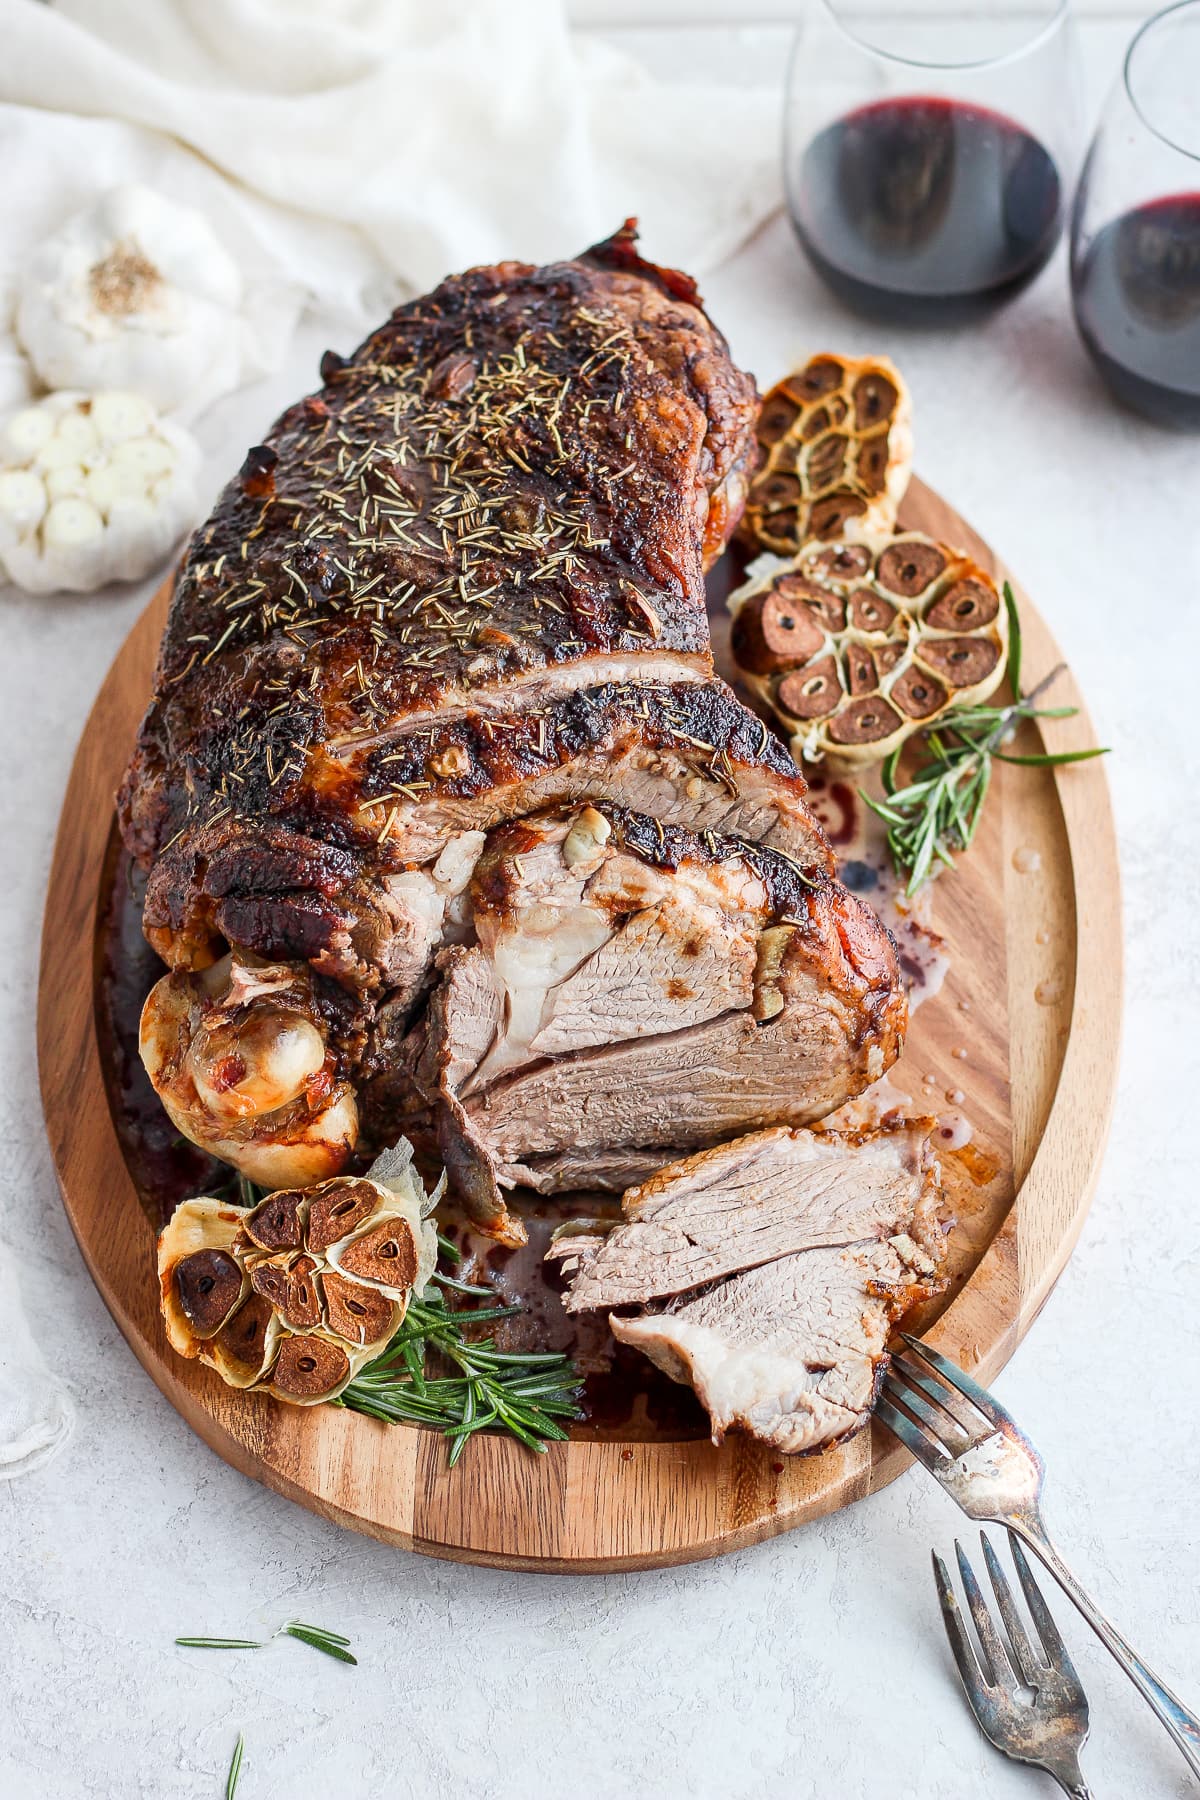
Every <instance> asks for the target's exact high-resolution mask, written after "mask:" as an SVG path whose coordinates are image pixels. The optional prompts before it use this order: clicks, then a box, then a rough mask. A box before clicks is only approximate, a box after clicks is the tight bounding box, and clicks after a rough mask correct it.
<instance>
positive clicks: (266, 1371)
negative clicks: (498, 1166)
mask: <svg viewBox="0 0 1200 1800" xmlns="http://www.w3.org/2000/svg"><path fill="white" fill-rule="evenodd" d="M441 1191H442V1184H439V1186H438V1188H437V1189H436V1190H435V1192H434V1193H433V1194H431V1195H427V1194H426V1192H425V1188H424V1185H423V1184H422V1182H421V1179H420V1177H419V1176H418V1175H417V1173H416V1171H415V1169H414V1168H413V1166H412V1150H411V1148H410V1146H409V1145H408V1143H407V1142H406V1141H405V1140H404V1139H401V1142H400V1144H399V1145H398V1146H397V1148H396V1149H395V1150H391V1151H388V1152H387V1153H386V1154H385V1155H384V1156H382V1157H380V1158H379V1159H378V1161H377V1162H376V1163H375V1164H374V1166H373V1168H372V1170H371V1172H370V1174H369V1175H360V1176H341V1177H338V1178H336V1179H334V1180H333V1181H324V1182H321V1183H320V1184H319V1185H318V1186H316V1187H310V1188H281V1189H279V1190H278V1191H277V1192H275V1193H273V1194H269V1195H268V1196H267V1198H266V1199H265V1200H263V1201H262V1202H261V1204H260V1205H258V1206H256V1207H253V1208H247V1207H240V1206H231V1205H230V1204H229V1203H228V1202H226V1201H224V1200H216V1199H211V1198H208V1197H203V1198H200V1199H196V1200H185V1201H184V1202H183V1204H182V1205H181V1206H178V1207H177V1208H176V1210H175V1213H174V1215H173V1216H172V1218H171V1222H170V1224H169V1225H168V1226H167V1227H166V1229H165V1230H164V1231H163V1232H162V1234H161V1236H160V1238H159V1240H158V1274H159V1282H160V1289H161V1306H162V1314H163V1318H164V1319H165V1321H166V1327H167V1338H168V1341H169V1342H170V1344H171V1347H172V1349H174V1350H177V1351H178V1352H179V1354H180V1355H181V1356H187V1357H199V1358H200V1360H201V1361H202V1362H205V1363H208V1364H209V1366H210V1367H211V1368H214V1369H216V1371H217V1373H218V1374H219V1375H220V1376H221V1378H222V1380H223V1381H226V1382H228V1383H229V1385H230V1387H238V1388H256V1389H261V1390H263V1391H265V1392H267V1393H270V1394H273V1395H274V1396H275V1398H276V1399H277V1400H286V1401H289V1402H290V1403H291V1404H292V1405H295V1406H313V1405H315V1404H316V1403H317V1402H318V1401H321V1400H335V1399H336V1398H337V1396H338V1395H339V1394H340V1393H341V1391H342V1389H343V1388H344V1387H345V1386H346V1383H347V1382H348V1381H350V1380H351V1379H352V1378H353V1377H354V1376H355V1375H356V1374H357V1373H358V1371H359V1369H361V1368H362V1366H363V1364H364V1363H367V1362H369V1361H370V1360H371V1358H372V1357H375V1356H378V1355H379V1354H380V1352H381V1351H382V1350H383V1349H384V1347H385V1346H386V1345H387V1343H388V1341H389V1340H390V1339H391V1338H392V1336H393V1335H394V1334H395V1332H396V1330H397V1329H398V1327H399V1326H400V1324H401V1323H402V1321H403V1319H404V1315H405V1312H406V1311H407V1309H408V1302H409V1298H410V1296H411V1295H413V1294H416V1295H418V1296H419V1295H420V1294H421V1293H422V1292H423V1291H424V1288H425V1285H426V1283H427V1282H428V1280H429V1277H430V1275H431V1274H432V1273H433V1268H434V1264H435V1262H436V1261H437V1234H436V1231H435V1229H434V1227H433V1225H432V1224H430V1223H429V1222H428V1218H429V1214H430V1213H431V1212H432V1210H433V1207H434V1206H435V1205H436V1203H437V1200H438V1197H439V1196H440V1194H441Z"/></svg>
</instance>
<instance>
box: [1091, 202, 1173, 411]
mask: <svg viewBox="0 0 1200 1800" xmlns="http://www.w3.org/2000/svg"><path fill="white" fill-rule="evenodd" d="M1071 291H1072V294H1073V297H1074V301H1075V318H1076V322H1077V323H1078V326H1079V334H1080V336H1081V337H1082V339H1083V341H1084V343H1085V344H1086V346H1087V348H1088V351H1089V353H1090V354H1091V357H1092V360H1093V362H1094V363H1095V364H1096V367H1097V368H1098V369H1099V370H1100V373H1101V374H1102V375H1103V377H1104V379H1105V381H1106V382H1107V383H1108V385H1109V387H1110V388H1111V390H1112V392H1113V393H1114V394H1115V395H1116V397H1117V399H1118V400H1121V401H1123V402H1124V403H1125V404H1126V405H1127V406H1132V407H1134V408H1136V410H1137V411H1138V412H1141V413H1145V414H1146V415H1147V416H1148V417H1149V418H1152V419H1155V420H1157V421H1158V422H1159V423H1160V424H1164V425H1176V426H1182V427H1185V428H1188V429H1191V430H1196V429H1197V428H1200V193H1195V194H1172V195H1168V196H1167V197H1166V198H1165V199H1162V200H1152V201H1151V202H1150V203H1149V204H1148V205H1146V206H1139V207H1135V208H1134V210H1133V211H1132V212H1127V213H1125V214H1123V216H1122V217H1121V218H1119V219H1116V220H1115V221H1113V223H1111V224H1109V225H1105V226H1104V227H1103V228H1102V229H1101V230H1100V231H1098V232H1097V233H1096V235H1095V237H1094V238H1093V239H1092V240H1091V242H1090V243H1089V244H1088V245H1087V246H1086V248H1084V249H1083V251H1082V252H1081V253H1080V254H1078V255H1077V256H1076V258H1075V264H1074V267H1073V268H1072V271H1071Z"/></svg>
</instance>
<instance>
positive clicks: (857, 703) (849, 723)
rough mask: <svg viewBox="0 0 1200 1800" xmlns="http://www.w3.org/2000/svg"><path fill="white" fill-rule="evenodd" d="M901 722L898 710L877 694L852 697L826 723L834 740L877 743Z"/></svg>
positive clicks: (852, 742)
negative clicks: (865, 696)
mask: <svg viewBox="0 0 1200 1800" xmlns="http://www.w3.org/2000/svg"><path fill="white" fill-rule="evenodd" d="M899 724H900V714H899V713H898V712H897V711H896V709H895V707H894V706H889V705H888V703H887V701H886V700H884V699H881V698H880V696H879V695H877V694H873V695H870V696H868V697H867V698H866V699H863V700H851V701H850V703H849V705H848V706H847V707H846V708H845V710H844V711H843V712H841V713H839V714H838V716H837V718H836V719H834V721H833V723H832V724H831V725H830V727H829V735H830V737H831V738H832V739H833V741H834V743H835V744H877V743H879V742H880V740H881V739H882V738H885V737H890V736H891V734H892V732H893V731H895V729H896V727H897V726H898V725H899Z"/></svg>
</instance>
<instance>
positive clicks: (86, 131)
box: [0, 0, 779, 1477]
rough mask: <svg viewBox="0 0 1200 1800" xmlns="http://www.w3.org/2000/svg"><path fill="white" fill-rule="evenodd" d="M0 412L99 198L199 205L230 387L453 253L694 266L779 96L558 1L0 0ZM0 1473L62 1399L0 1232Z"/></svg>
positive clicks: (446, 263)
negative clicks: (213, 248) (33, 304)
mask: <svg viewBox="0 0 1200 1800" xmlns="http://www.w3.org/2000/svg"><path fill="white" fill-rule="evenodd" d="M0 45H2V46H3V48H2V50H0V161H2V162H3V167H4V170H5V177H6V179H5V199H4V208H3V213H2V215H0V411H3V410H6V409H7V408H8V407H10V406H12V405H14V404H17V403H18V402H19V401H21V400H23V399H25V398H26V397H27V395H28V394H29V393H30V392H31V391H32V384H31V381H30V376H29V372H28V369H27V366H26V364H25V362H24V359H23V357H22V356H21V354H20V352H19V349H18V347H17V345H16V342H15V339H14V337H13V334H12V330H11V317H10V315H11V310H12V308H11V293H12V288H13V284H14V281H15V279H16V277H17V275H18V273H19V271H20V269H21V267H22V263H23V259H24V258H25V256H26V255H27V253H28V252H29V250H30V249H31V248H32V246H33V245H34V244H36V243H38V242H39V241H40V240H41V239H42V238H43V237H45V236H47V235H48V234H49V233H50V232H51V231H54V230H56V229H57V228H58V226H59V225H60V224H62V223H63V221H64V220H65V219H67V218H68V217H69V216H70V215H71V214H72V213H74V212H76V211H77V210H79V209H80V208H82V207H84V206H86V205H87V204H88V202H89V201H90V200H92V199H94V198H96V197H98V196H99V195H100V194H101V193H103V192H104V191H106V190H107V189H109V188H112V187H116V186H118V185H121V184H123V183H127V182H144V183H146V184H147V185H149V186H152V187H155V188H157V189H158V190H159V191H160V192H162V193H165V194H167V195H168V196H169V197H170V198H172V199H174V200H177V201H179V202H180V203H183V204H186V205H190V206H195V207H198V208H199V209H200V210H201V211H203V212H204V213H205V214H206V215H207V216H208V218H209V220H210V222H211V223H212V225H213V226H214V228H215V229H216V230H217V232H218V233H219V235H220V236H221V238H222V239H223V241H224V242H225V244H226V245H227V247H228V248H229V250H230V251H231V253H232V254H233V256H234V258H235V259H236V261H237V262H238V263H239V265H240V267H241V269H242V271H243V275H244V277H245V279H246V282H247V286H248V290H249V291H248V295H247V304H246V309H245V315H246V316H245V323H246V326H247V331H246V345H245V354H244V375H245V377H246V378H247V379H249V378H250V377H251V376H253V375H255V374H259V373H265V372H267V371H268V370H270V369H272V368H275V367H277V366H278V365H279V363H280V362H281V361H282V359H283V357H284V354H285V352H286V348H287V343H288V340H289V337H290V335H291V332H292V329H293V327H294V325H295V322H296V320H297V318H298V317H299V315H300V313H301V312H302V311H303V310H304V308H305V307H306V306H319V307H320V309H321V311H322V313H323V314H327V315H330V316H331V318H335V319H336V318H339V317H340V318H344V319H345V331H346V338H347V342H346V345H345V347H347V348H349V347H350V345H351V344H352V343H353V342H354V341H355V338H356V336H361V335H362V334H363V333H364V331H365V330H366V328H368V327H369V326H370V325H371V324H374V323H376V322H377V321H378V320H379V319H381V318H382V317H384V316H385V314H386V312H387V311H388V309H389V308H390V306H391V305H393V304H394V303H395V302H396V301H397V300H398V299H401V298H404V297H405V296H406V295H407V294H413V293H418V292H421V291H422V290H424V289H426V288H428V287H430V286H432V285H433V284H434V283H435V282H437V281H438V280H440V279H441V277H442V276H443V275H446V274H448V273H450V272H452V271H454V270H458V269H463V268H466V267H469V266H470V265H471V264H472V263H481V262H489V261H495V260H500V259H502V258H505V257H517V258H521V259H524V260H529V261H534V262H538V261H547V260H555V259H558V258H560V257H565V256H570V255H573V254H574V253H576V252H577V251H579V250H582V249H583V248H584V247H585V246H586V245H588V244H589V243H592V242H594V241H595V240H596V239H598V238H601V237H605V236H607V235H608V233H609V232H611V231H613V230H615V229H616V227H617V226H618V225H620V224H621V222H622V221H623V220H624V219H625V218H626V217H627V216H629V215H630V214H637V215H638V216H639V217H640V220H641V224H642V230H643V243H644V247H645V251H646V254H647V255H648V256H650V257H651V258H653V259H654V260H655V261H658V262H663V263H668V264H677V265H679V266H681V267H683V268H686V269H689V270H691V271H693V272H700V273H702V272H703V271H704V270H705V269H706V268H711V267H712V266H714V264H716V263H717V262H719V261H720V260H721V259H722V258H723V257H724V256H726V255H728V254H729V253H730V252H731V251H732V250H734V249H735V248H736V247H737V245H738V244H739V243H740V242H741V241H742V240H743V239H744V238H745V237H746V236H747V235H748V234H749V233H750V232H751V231H753V230H754V228H755V227H756V226H757V225H758V224H760V223H761V222H762V220H763V219H765V218H766V217H767V216H768V215H769V214H770V213H771V212H772V211H773V210H774V208H775V206H776V205H777V204H778V190H779V176H778V168H777V164H778V135H779V132H778V122H779V101H778V96H777V95H776V94H774V93H773V92H771V91H770V90H765V91H764V90H761V89H758V90H751V89H746V88H743V89H738V88H732V87H719V86H717V85H715V84H709V85H704V84H700V83H695V82H681V83H678V84H676V83H673V82H672V83H662V82H657V81H654V80H652V79H651V78H650V77H649V75H648V74H647V73H646V71H645V70H644V69H643V68H642V67H641V66H640V65H639V64H638V63H637V62H636V61H634V60H633V59H632V58H630V57H629V56H626V55H624V54H622V53H620V52H618V51H617V50H615V49H613V48H612V47H610V46H607V45H604V44H602V43H601V42H599V41H597V40H595V39H593V38H589V37H573V36H572V35H571V33H570V32H569V31H568V29H567V25H566V21H565V16H564V11H563V6H562V4H561V0H58V3H57V4H53V5H47V4H41V3H40V0H0ZM0 1319H3V1321H4V1324H3V1329H2V1330H0V1477H7V1476H13V1475H19V1474H22V1473H24V1472H25V1471H26V1470H29V1469H33V1468H36V1467H38V1466H39V1465H40V1464H41V1463H42V1462H44V1461H46V1460H47V1458H48V1457H50V1456H52V1455H53V1454H54V1453H55V1451H56V1450H57V1449H58V1448H59V1447H60V1446H61V1445H62V1444H63V1443H65V1441H66V1439H67V1437H68V1436H69V1434H70V1430H71V1425H72V1421H73V1416H74V1415H73V1409H72V1406H71V1402H70V1400H69V1398H68V1397H67V1395H66V1393H65V1391H64V1390H63V1388H62V1387H61V1384H60V1383H58V1381H57V1380H56V1379H55V1378H54V1377H53V1376H52V1375H51V1374H50V1373H49V1371H48V1370H47V1368H46V1365H45V1362H44V1360H43V1358H42V1356H41V1355H40V1353H39V1351H38V1350H37V1348H36V1346H35V1344H34V1341H33V1339H32V1337H31V1335H30V1333H29V1329H28V1326H27V1325H26V1323H25V1320H24V1318H23V1316H22V1313H21V1308H20V1302H19V1296H18V1293H17V1281H16V1272H15V1269H14V1268H13V1266H12V1263H11V1259H10V1258H9V1256H8V1255H7V1254H6V1253H5V1252H4V1249H3V1246H2V1245H0Z"/></svg>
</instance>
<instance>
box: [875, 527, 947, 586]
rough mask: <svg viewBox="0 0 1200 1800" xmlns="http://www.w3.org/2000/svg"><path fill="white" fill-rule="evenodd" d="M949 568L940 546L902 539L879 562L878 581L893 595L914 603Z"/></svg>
mask: <svg viewBox="0 0 1200 1800" xmlns="http://www.w3.org/2000/svg"><path fill="white" fill-rule="evenodd" d="M945 566H946V558H945V556H944V555H943V554H942V552H941V551H940V550H939V549H938V547H937V545H936V544H929V543H923V542H922V541H921V540H920V539H919V538H901V539H899V541H898V542H897V543H895V544H889V546H888V548H887V549H886V550H885V551H884V552H883V554H882V556H881V557H880V558H879V562H878V564H877V565H876V569H875V579H876V581H878V583H879V585H880V587H884V588H887V590H888V592H889V593H891V594H903V595H904V597H905V598H906V599H914V598H915V597H916V595H918V594H923V593H924V592H925V589H926V588H927V587H928V586H929V584H930V582H932V581H934V580H936V578H937V577H938V576H939V575H940V574H941V572H942V570H943V569H944V568H945Z"/></svg>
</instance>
